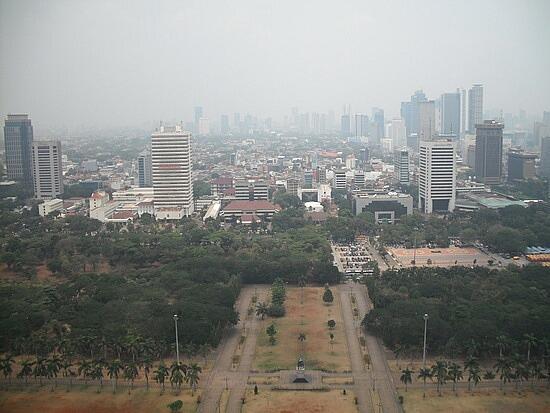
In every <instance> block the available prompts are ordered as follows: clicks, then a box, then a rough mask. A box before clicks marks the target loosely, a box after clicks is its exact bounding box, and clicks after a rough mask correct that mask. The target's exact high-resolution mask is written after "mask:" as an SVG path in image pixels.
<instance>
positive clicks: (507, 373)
mask: <svg viewBox="0 0 550 413" xmlns="http://www.w3.org/2000/svg"><path fill="white" fill-rule="evenodd" d="M495 369H496V371H497V373H500V390H503V389H504V384H506V382H509V381H510V379H511V377H512V362H511V360H510V359H509V358H507V357H506V358H499V359H498V360H497V362H496V363H495Z"/></svg>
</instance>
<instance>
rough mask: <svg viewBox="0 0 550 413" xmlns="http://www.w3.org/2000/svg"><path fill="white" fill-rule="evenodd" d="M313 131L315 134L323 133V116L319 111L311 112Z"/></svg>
mask: <svg viewBox="0 0 550 413" xmlns="http://www.w3.org/2000/svg"><path fill="white" fill-rule="evenodd" d="M311 132H312V133H313V134H314V135H319V134H320V133H321V116H320V115H319V113H317V112H313V113H312V114H311Z"/></svg>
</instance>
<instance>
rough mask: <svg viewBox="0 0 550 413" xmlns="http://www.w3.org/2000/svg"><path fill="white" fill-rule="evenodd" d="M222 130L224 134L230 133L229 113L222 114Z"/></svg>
mask: <svg viewBox="0 0 550 413" xmlns="http://www.w3.org/2000/svg"><path fill="white" fill-rule="evenodd" d="M220 132H221V134H222V135H226V134H228V133H229V116H227V115H221V116H220Z"/></svg>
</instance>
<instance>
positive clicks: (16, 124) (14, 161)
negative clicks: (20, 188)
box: [4, 114, 33, 190]
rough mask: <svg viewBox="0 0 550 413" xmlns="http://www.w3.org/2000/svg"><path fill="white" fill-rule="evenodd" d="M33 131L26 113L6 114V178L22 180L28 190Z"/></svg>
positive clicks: (30, 173) (30, 186)
mask: <svg viewBox="0 0 550 413" xmlns="http://www.w3.org/2000/svg"><path fill="white" fill-rule="evenodd" d="M32 140H33V131H32V124H31V120H30V119H29V116H28V115H24V114H21V115H8V117H7V119H6V120H5V123H4V145H5V148H6V170H7V176H8V179H11V180H14V181H20V182H22V183H23V184H24V185H25V186H26V187H27V188H28V189H29V190H30V189H31V188H33V184H32V159H31V146H32Z"/></svg>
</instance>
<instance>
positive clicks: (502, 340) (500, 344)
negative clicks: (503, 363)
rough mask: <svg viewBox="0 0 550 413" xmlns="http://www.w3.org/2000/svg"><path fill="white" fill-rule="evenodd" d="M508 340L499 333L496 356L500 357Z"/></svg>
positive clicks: (506, 346)
mask: <svg viewBox="0 0 550 413" xmlns="http://www.w3.org/2000/svg"><path fill="white" fill-rule="evenodd" d="M508 345H509V340H508V337H506V336H505V335H500V336H498V337H497V343H496V347H497V348H498V356H499V358H502V356H503V354H504V351H506V349H507V348H508Z"/></svg>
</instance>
